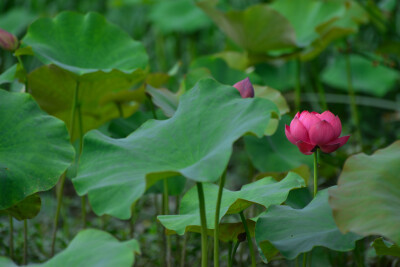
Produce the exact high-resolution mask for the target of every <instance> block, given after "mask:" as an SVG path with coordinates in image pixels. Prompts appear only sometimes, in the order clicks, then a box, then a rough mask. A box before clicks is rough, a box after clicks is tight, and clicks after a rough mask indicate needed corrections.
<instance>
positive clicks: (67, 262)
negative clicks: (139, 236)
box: [0, 229, 140, 267]
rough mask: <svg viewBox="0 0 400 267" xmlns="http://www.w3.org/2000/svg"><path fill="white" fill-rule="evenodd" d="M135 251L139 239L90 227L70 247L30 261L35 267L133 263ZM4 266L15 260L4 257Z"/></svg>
mask: <svg viewBox="0 0 400 267" xmlns="http://www.w3.org/2000/svg"><path fill="white" fill-rule="evenodd" d="M135 253H140V249H139V243H138V242H137V241H136V240H135V239H132V240H129V241H125V242H120V241H118V240H117V239H116V238H115V237H113V236H112V235H111V234H109V233H107V232H103V231H100V230H95V229H87V230H83V231H81V232H79V233H78V234H77V235H76V236H75V238H74V239H73V240H72V241H71V243H70V244H69V245H68V247H67V248H66V249H65V250H64V251H62V252H60V253H59V254H57V255H56V256H54V257H53V258H52V259H50V260H48V261H46V262H44V263H42V264H30V265H27V266H31V267H59V266H102V267H114V266H118V267H124V266H126V267H131V266H132V265H133V263H134V260H135ZM0 265H1V266H3V267H14V266H16V265H15V264H14V263H13V262H12V261H11V260H9V259H7V258H4V257H0Z"/></svg>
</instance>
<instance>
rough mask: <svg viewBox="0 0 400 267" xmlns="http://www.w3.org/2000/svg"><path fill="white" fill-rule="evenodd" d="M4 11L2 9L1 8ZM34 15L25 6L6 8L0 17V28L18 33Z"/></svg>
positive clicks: (24, 28) (23, 29)
mask: <svg viewBox="0 0 400 267" xmlns="http://www.w3.org/2000/svg"><path fill="white" fill-rule="evenodd" d="M3 11H4V10H3ZM35 17H36V15H35V14H33V13H31V12H30V11H28V9H27V8H23V7H18V8H13V9H11V10H8V11H7V12H5V13H3V14H2V15H1V17H0V29H3V30H6V31H8V32H11V33H12V34H14V35H19V34H21V33H22V32H23V31H25V30H26V27H27V26H28V25H29V24H30V23H31V22H32V21H33V20H34V19H35Z"/></svg>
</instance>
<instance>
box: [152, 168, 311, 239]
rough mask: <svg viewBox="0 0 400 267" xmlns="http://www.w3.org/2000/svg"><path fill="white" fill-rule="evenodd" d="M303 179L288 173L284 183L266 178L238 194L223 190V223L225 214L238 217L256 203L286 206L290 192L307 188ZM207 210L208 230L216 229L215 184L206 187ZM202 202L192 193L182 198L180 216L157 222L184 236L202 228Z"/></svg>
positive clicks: (216, 190) (160, 218)
mask: <svg viewBox="0 0 400 267" xmlns="http://www.w3.org/2000/svg"><path fill="white" fill-rule="evenodd" d="M304 186H305V183H304V180H303V178H301V177H300V176H299V175H297V174H295V173H289V174H288V175H287V176H286V178H285V179H283V180H282V181H280V182H277V181H276V180H275V179H274V178H272V177H267V178H263V179H261V180H258V181H256V182H253V183H251V184H247V185H244V186H243V187H242V189H241V190H239V191H230V190H227V189H224V190H223V193H222V201H221V210H220V215H219V216H220V220H221V218H222V217H223V216H224V215H225V214H227V213H228V214H233V213H239V212H240V211H242V210H244V209H246V208H248V207H249V206H251V205H252V204H254V203H256V204H259V205H262V206H264V207H265V208H268V207H269V206H271V205H279V204H281V203H282V202H284V201H285V200H286V198H287V196H288V194H289V191H290V190H292V189H295V188H300V187H304ZM203 187H204V191H205V192H207V193H206V198H205V210H206V217H207V228H208V229H214V227H215V225H214V220H215V203H217V196H218V186H217V185H215V184H209V183H207V184H204V185H203ZM199 214H200V213H199V201H198V196H197V188H196V187H193V188H192V189H190V190H189V191H188V192H187V193H186V194H185V196H184V197H183V198H182V202H181V206H180V210H179V215H160V216H158V217H157V218H158V220H159V221H160V222H161V223H162V224H163V225H164V227H165V228H167V229H169V230H173V231H175V232H176V233H177V234H179V235H183V234H184V233H185V232H186V231H192V230H193V229H196V228H197V229H198V230H199V228H200V225H201V223H200V217H199Z"/></svg>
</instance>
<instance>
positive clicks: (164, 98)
mask: <svg viewBox="0 0 400 267" xmlns="http://www.w3.org/2000/svg"><path fill="white" fill-rule="evenodd" d="M146 91H147V92H148V93H149V94H150V95H151V99H152V101H153V103H154V105H156V106H158V107H159V108H160V109H161V110H162V111H163V112H164V114H165V116H167V117H172V116H173V115H174V113H175V111H176V110H177V108H178V103H179V97H178V95H177V94H174V93H172V92H171V91H169V90H167V89H164V88H160V89H156V88H153V87H151V86H149V85H147V86H146Z"/></svg>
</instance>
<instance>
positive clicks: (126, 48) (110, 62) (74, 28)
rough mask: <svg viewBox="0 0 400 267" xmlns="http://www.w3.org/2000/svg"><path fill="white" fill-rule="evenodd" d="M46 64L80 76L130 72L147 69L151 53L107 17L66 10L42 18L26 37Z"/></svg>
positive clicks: (35, 52) (25, 42)
mask: <svg viewBox="0 0 400 267" xmlns="http://www.w3.org/2000/svg"><path fill="white" fill-rule="evenodd" d="M22 41H23V43H24V44H25V45H28V46H31V47H32V50H33V52H34V54H35V56H36V57H37V58H38V59H39V60H41V61H42V62H43V63H44V64H54V65H57V66H59V67H60V68H62V69H65V70H68V71H71V72H73V73H75V74H77V75H80V76H81V75H84V74H88V73H92V72H99V71H100V72H103V74H104V75H106V74H105V73H106V72H110V71H112V70H117V71H119V72H122V73H127V74H130V73H132V72H134V71H135V70H136V69H138V68H140V69H145V68H146V66H147V61H148V58H147V54H146V51H145V49H144V47H143V45H142V44H141V43H140V42H137V41H134V40H133V39H132V38H131V37H130V36H129V35H128V34H127V33H125V32H124V31H122V30H121V29H119V28H118V27H117V26H115V25H113V24H111V23H108V22H107V21H106V20H105V18H104V17H103V16H101V15H100V14H97V13H93V12H89V13H87V14H86V15H82V14H79V13H75V12H71V11H65V12H61V13H60V14H58V15H57V16H56V17H54V18H40V19H38V20H36V21H35V22H34V23H32V24H31V25H30V27H29V28H28V32H27V34H26V35H25V37H24V39H23V40H22Z"/></svg>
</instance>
